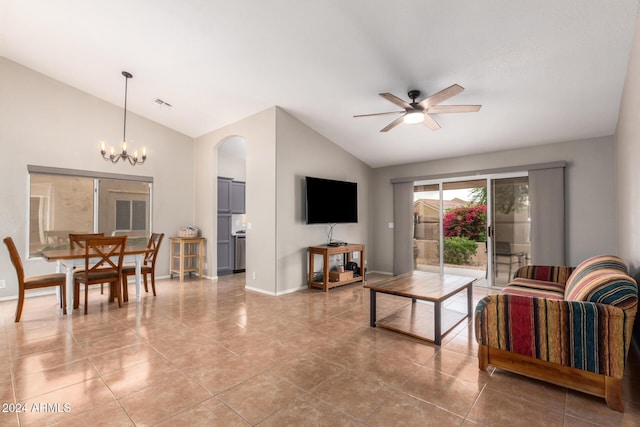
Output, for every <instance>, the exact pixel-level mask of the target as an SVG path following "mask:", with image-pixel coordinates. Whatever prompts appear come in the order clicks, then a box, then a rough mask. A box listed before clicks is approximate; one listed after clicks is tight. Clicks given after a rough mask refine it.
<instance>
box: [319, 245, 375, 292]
mask: <svg viewBox="0 0 640 427" xmlns="http://www.w3.org/2000/svg"><path fill="white" fill-rule="evenodd" d="M354 252H359V253H360V256H359V258H360V259H359V266H360V276H355V277H351V278H349V279H346V280H340V281H335V282H331V281H330V277H329V257H330V256H332V255H343V256H346V262H350V261H352V253H354ZM316 254H317V255H322V264H323V266H322V281H318V280H316V278H315V277H314V270H315V262H314V255H316ZM364 260H365V258H364V245H362V244H359V243H351V244H346V245H340V246H329V245H321V246H310V247H309V289H311V288H312V287H313V288H320V289H322V290H324V291H325V292H327V291H328V290H329V289H330V288H333V287H335V286H342V285H346V284H349V283H353V282H364V281H365V265H364Z"/></svg>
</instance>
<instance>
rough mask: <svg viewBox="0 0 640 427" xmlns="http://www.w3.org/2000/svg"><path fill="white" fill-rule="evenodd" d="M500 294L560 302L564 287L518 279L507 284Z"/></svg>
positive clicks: (556, 284) (553, 283)
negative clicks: (557, 300)
mask: <svg viewBox="0 0 640 427" xmlns="http://www.w3.org/2000/svg"><path fill="white" fill-rule="evenodd" d="M502 293H503V294H509V295H519V296H524V297H538V298H549V299H559V300H561V299H564V285H563V284H562V283H557V282H545V281H543V280H533V279H525V278H522V277H518V278H515V279H513V280H512V281H511V282H509V285H508V286H507V287H505V288H504V289H502Z"/></svg>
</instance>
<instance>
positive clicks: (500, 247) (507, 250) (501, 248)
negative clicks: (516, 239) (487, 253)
mask: <svg viewBox="0 0 640 427" xmlns="http://www.w3.org/2000/svg"><path fill="white" fill-rule="evenodd" d="M510 254H511V243H509V242H496V255H510Z"/></svg>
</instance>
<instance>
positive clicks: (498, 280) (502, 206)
mask: <svg viewBox="0 0 640 427" xmlns="http://www.w3.org/2000/svg"><path fill="white" fill-rule="evenodd" d="M490 182H491V204H490V205H491V215H489V218H490V221H491V222H490V227H489V234H490V236H489V237H490V239H489V241H490V242H491V248H492V260H493V262H492V267H493V268H492V281H491V284H492V285H494V286H499V287H502V286H505V285H506V284H507V283H509V281H510V280H511V278H512V277H513V274H514V273H515V272H516V270H517V269H518V268H520V267H522V266H523V265H527V264H529V262H530V260H531V215H530V212H531V211H530V206H529V177H528V176H516V177H509V178H496V179H491V180H490Z"/></svg>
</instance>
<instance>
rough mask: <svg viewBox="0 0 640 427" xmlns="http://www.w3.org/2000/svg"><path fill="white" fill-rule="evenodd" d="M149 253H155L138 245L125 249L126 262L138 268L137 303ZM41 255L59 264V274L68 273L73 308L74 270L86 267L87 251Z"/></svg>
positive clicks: (75, 250)
mask: <svg viewBox="0 0 640 427" xmlns="http://www.w3.org/2000/svg"><path fill="white" fill-rule="evenodd" d="M149 252H153V249H150V248H147V247H146V246H138V245H131V246H129V245H127V246H125V249H124V262H132V261H133V262H135V266H136V274H135V279H136V301H140V299H141V298H142V292H141V288H142V263H143V261H144V257H145V255H146V254H148V253H149ZM41 254H42V257H43V258H44V259H45V260H47V261H49V262H56V263H57V272H58V273H63V272H64V273H66V292H67V307H73V269H74V267H84V264H85V249H84V248H75V249H51V250H44V251H42V252H41ZM63 270H64V271H63ZM72 312H73V310H67V313H68V314H71V313H72Z"/></svg>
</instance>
